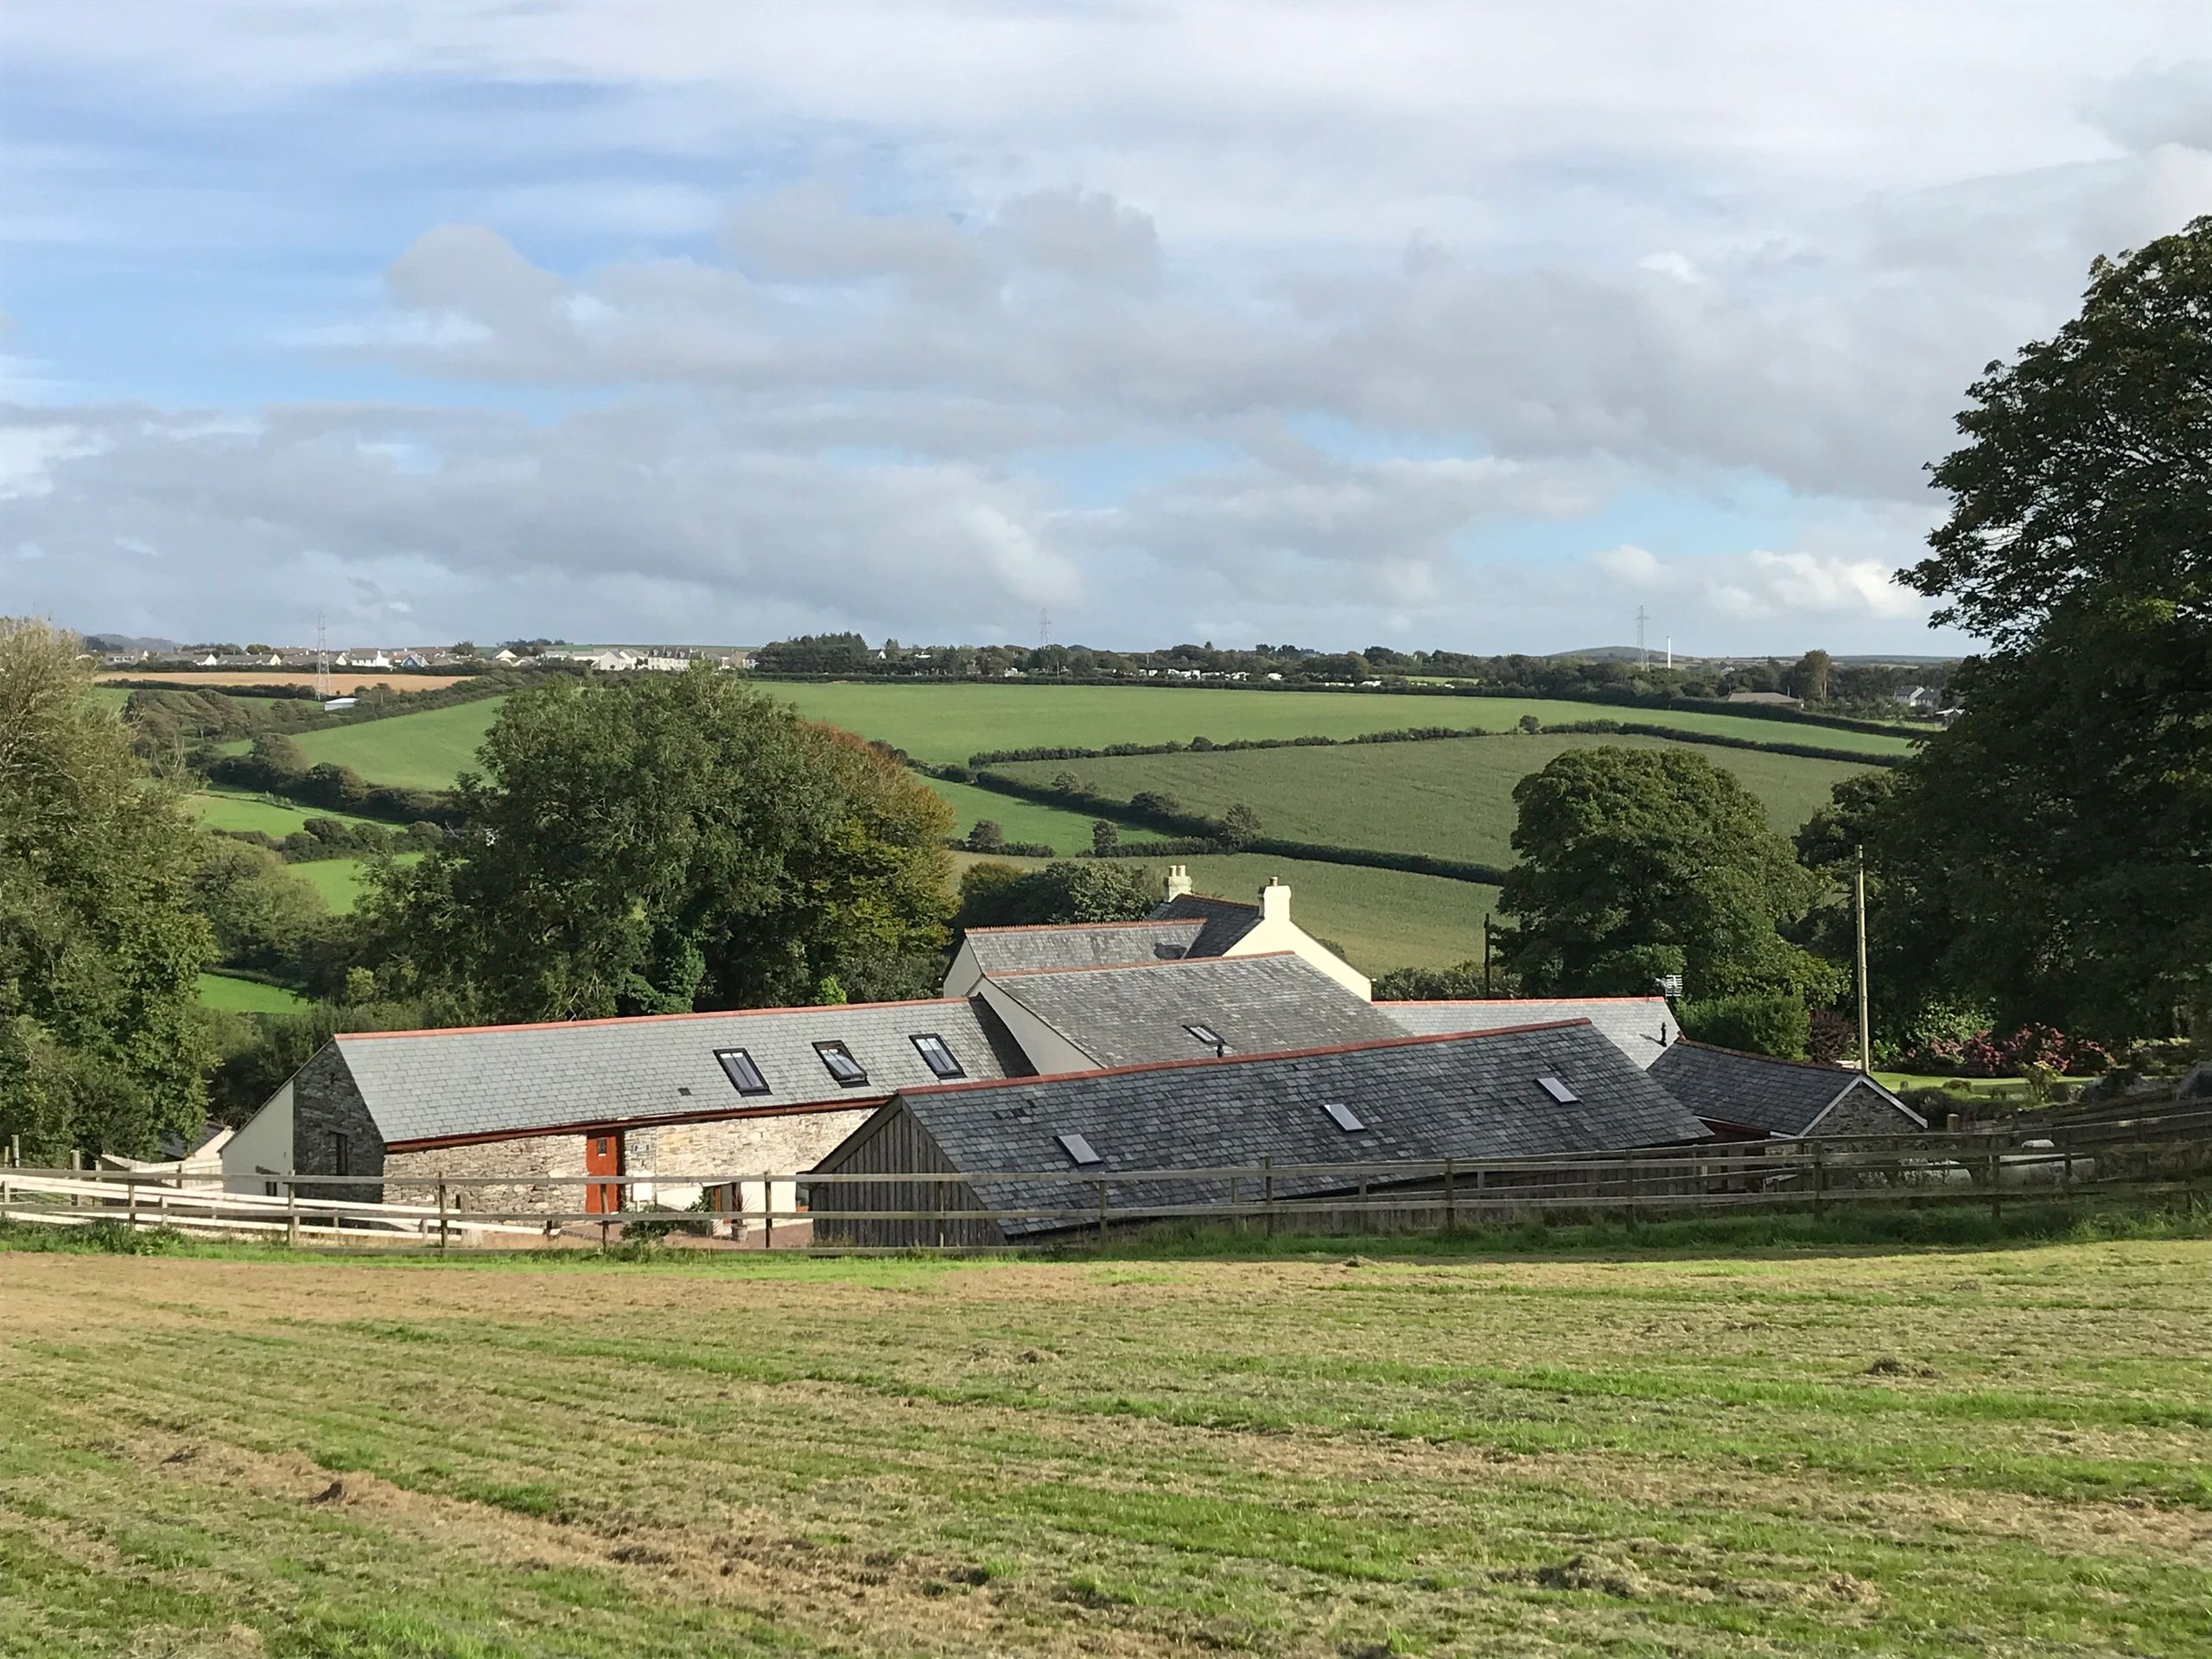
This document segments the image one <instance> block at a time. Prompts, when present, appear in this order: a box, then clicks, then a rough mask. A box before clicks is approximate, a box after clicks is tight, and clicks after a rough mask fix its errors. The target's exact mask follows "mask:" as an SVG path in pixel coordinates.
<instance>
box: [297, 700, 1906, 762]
mask: <svg viewBox="0 0 2212 1659" xmlns="http://www.w3.org/2000/svg"><path fill="white" fill-rule="evenodd" d="M763 689H764V690H766V691H767V692H768V693H769V695H771V696H777V697H781V698H784V699H785V700H786V701H788V702H793V703H796V704H797V705H798V710H799V712H800V713H801V714H804V715H808V716H810V718H812V719H815V720H822V721H829V723H830V724H831V725H833V726H842V727H844V728H846V729H847V730H849V731H855V732H858V733H860V734H861V735H862V736H863V737H873V738H878V739H880V740H881V741H885V742H887V743H891V744H894V745H896V746H897V747H899V748H902V749H904V750H906V752H907V753H909V754H911V755H912V756H913V757H914V758H915V759H916V760H927V761H931V762H932V763H937V764H943V763H946V762H960V761H964V760H967V758H968V757H969V755H971V754H974V753H977V752H979V751H981V750H985V749H1017V748H1035V747H1047V746H1049V747H1066V748H1103V747H1106V746H1107V745H1109V744H1112V743H1165V742H1170V741H1174V742H1187V741H1189V740H1190V739H1191V738H1192V737H1193V736H1195V735H1199V734H1203V735H1205V736H1206V737H1209V738H1211V739H1212V740H1213V741H1215V742H1217V743H1218V742H1220V741H1224V739H1228V738H1253V737H1306V736H1322V737H1355V736H1357V735H1358V734H1360V733H1362V732H1387V731H1396V730H1400V729H1402V728H1406V727H1409V726H1448V727H1455V728H1463V729H1467V730H1474V729H1478V728H1482V729H1488V730H1491V731H1505V730H1508V729H1510V728H1512V727H1513V726H1515V725H1516V724H1518V723H1519V722H1520V721H1521V719H1522V716H1523V715H1535V717H1536V718H1537V719H1538V720H1540V721H1543V722H1544V723H1545V724H1547V725H1551V724H1554V723H1558V722H1562V721H1578V720H1626V721H1653V722H1656V723H1658V724H1662V725H1666V726H1669V727H1679V728H1681V729H1682V730H1684V731H1697V732H1713V733H1719V734H1725V735H1727V736H1732V737H1746V738H1751V739H1753V740H1755V741H1758V742H1762V743H1783V742H1795V743H1808V744H1811V745H1813V746H1814V747H1818V748H1826V749H1838V750H1844V751H1847V752H1850V753H1859V754H1904V753H1910V750H1911V747H1912V745H1911V743H1910V741H1908V740H1907V739H1905V738H1904V737H1901V736H1900V737H1877V736H1870V735H1866V734H1862V733H1858V732H1842V731H1833V730H1830V729H1829V728H1827V727H1822V726H1810V725H1804V724H1801V723H1797V722H1785V721H1773V720H1758V719H1754V718H1751V717H1750V716H1748V715H1717V714H1702V713H1695V714H1674V713H1665V714H1662V713H1658V712H1656V711H1652V710H1648V709H1622V708H1618V707H1616V706H1613V705H1611V704H1607V703H1596V702H1546V701H1541V700H1538V699H1533V698H1524V697H1439V696H1418V695H1415V694H1412V693H1398V694H1393V693H1389V692H1381V691H1362V692H1357V693H1353V692H1344V693H1341V694H1333V695H1332V694H1329V693H1324V692H1287V691H1241V690H1240V691H1198V690H1167V689H1166V688H1164V687H1159V686H1115V685H1071V686H1022V685H980V684H978V685H891V684H877V685H870V684H861V683H832V684H823V685H801V684H789V683H776V682H773V681H771V682H767V683H765V684H764V686H763ZM387 723H388V722H387ZM362 729H363V730H364V731H366V730H372V729H373V728H362ZM318 758H320V757H318ZM363 775H364V776H366V775H368V774H366V773H365V772H364V774H363Z"/></svg>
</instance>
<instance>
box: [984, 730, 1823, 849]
mask: <svg viewBox="0 0 2212 1659" xmlns="http://www.w3.org/2000/svg"><path fill="white" fill-rule="evenodd" d="M1601 744H1604V745H1613V746H1618V747H1623V748H1643V749H1662V748H1677V747H1689V746H1686V745H1679V744H1671V743H1669V742H1667V741H1665V740H1664V739H1661V738H1650V737H1594V736H1592V737H1578V736H1565V737H1523V736H1521V735H1519V734H1515V735H1512V736H1508V737H1477V738H1468V739H1465V740H1464V741H1438V742H1428V743H1363V744H1358V745H1356V746H1346V747H1341V748H1331V749H1323V748H1313V749H1235V750H1230V751H1229V752H1227V753H1223V752H1221V751H1219V750H1215V751H1212V752H1211V753H1199V754H1188V753H1185V754H1137V755H1116V756H1113V757H1110V758H1108V759H1105V760H1028V761H1023V762H1020V763H1019V764H1015V765H1009V766H1001V767H998V768H995V770H998V771H1002V772H1008V773H1010V774H1012V775H1013V776H1014V777H1017V778H1021V779H1027V780H1028V781H1030V782H1033V783H1039V784H1045V783H1050V782H1051V781H1052V779H1053V777H1054V776H1055V775H1057V774H1058V773H1059V772H1073V773H1075V774H1076V776H1077V777H1078V778H1080V779H1083V781H1084V784H1085V785H1087V786H1088V787H1090V788H1091V789H1093V790H1096V791H1098V792H1099V793H1100V794H1103V795H1108V796H1111V797H1113V798H1115V799H1116V800H1127V799H1128V798H1129V797H1131V796H1132V795H1135V794H1136V793H1137V792H1138V791H1141V790H1151V791H1158V792H1162V793H1165V794H1167V795H1171V796H1173V798H1175V799H1176V800H1178V801H1179V802H1180V803H1181V804H1183V805H1184V806H1185V807H1188V808H1190V809H1192V810H1195V811H1198V812H1201V813H1204V814H1205V815H1206V816H1207V817H1220V816H1221V814H1222V813H1224V812H1225V811H1226V810H1228V809H1229V808H1230V806H1231V805H1233V804H1236V803H1237V802H1240V801H1241V802H1243V804H1246V805H1247V806H1249V807H1250V808H1252V810H1254V811H1255V812H1257V813H1258V814H1259V816H1260V823H1261V827H1262V830H1263V831H1264V833H1266V834H1268V835H1269V836H1280V837H1281V838H1282V839H1284V840H1286V841H1302V842H1319V843H1322V844H1324V845H1327V846H1332V847H1375V848H1381V849H1386V850H1388V851H1391V852H1408V853H1427V854H1430V855H1434V856H1438V857H1443V858H1461V859H1471V860H1473V861H1477V862H1478V863H1485V864H1493V865H1500V866H1503V865H1505V864H1509V863H1510V862H1511V861H1512V859H1513V849H1512V847H1511V845H1510V837H1511V836H1512V834H1513V824H1514V818H1515V808H1514V804H1513V790H1514V786H1515V785H1516V784H1518V783H1519V782H1520V781H1521V779H1522V778H1524V777H1526V776H1527V775H1528V774H1529V773H1530V772H1535V771H1537V770H1539V769H1540V768H1541V767H1542V766H1545V765H1546V764H1547V763H1548V762H1549V761H1550V760H1552V759H1553V758H1554V757H1555V756H1557V755H1560V754H1563V753H1567V751H1568V750H1570V749H1578V748H1591V747H1597V746H1599V745H1601ZM1695 752H1696V753H1700V754H1703V755H1705V756H1706V757H1707V758H1708V759H1709V760H1712V761H1713V763H1714V764H1715V765H1716V766H1723V767H1725V768H1726V769H1727V770H1728V771H1729V772H1733V773H1734V774H1735V775H1736V776H1737V777H1738V779H1741V780H1742V782H1743V783H1744V785H1745V787H1746V788H1748V789H1749V790H1750V791H1751V792H1752V793H1753V794H1755V795H1757V796H1758V798H1759V799H1760V801H1761V802H1763V803H1764V804H1765V807H1766V810H1767V816H1768V817H1769V818H1770V819H1771V820H1772V822H1773V823H1774V825H1775V827H1776V828H1777V829H1781V830H1783V832H1785V833H1789V832H1794V831H1795V830H1796V828H1797V827H1798V825H1799V824H1801V823H1803V822H1804V821H1805V820H1806V819H1807V818H1808V817H1811V816H1812V815H1813V813H1814V812H1815V810H1818V809H1819V808H1821V807H1822V806H1825V805H1827V801H1828V791H1830V790H1832V789H1833V788H1834V786H1835V785H1836V784H1837V783H1838V782H1839V781H1840V780H1841V779H1846V778H1849V777H1853V776H1854V775H1856V774H1857V773H1858V772H1860V771H1862V770H1864V768H1862V767H1859V766H1852V765H1849V764H1848V763H1846V762H1842V761H1835V760H1804V759H1802V758H1800V757H1798V756H1796V755H1786V754H1767V753H1761V752H1760V751H1758V750H1755V749H1723V748H1703V747H1700V748H1698V749H1696V751H1695Z"/></svg>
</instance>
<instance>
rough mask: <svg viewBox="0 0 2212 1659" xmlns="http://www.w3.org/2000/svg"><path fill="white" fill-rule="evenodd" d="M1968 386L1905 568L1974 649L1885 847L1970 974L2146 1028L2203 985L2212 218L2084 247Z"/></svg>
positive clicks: (1906, 778)
mask: <svg viewBox="0 0 2212 1659" xmlns="http://www.w3.org/2000/svg"><path fill="white" fill-rule="evenodd" d="M1969 395H1970V397H1972V399H1973V404H1972V407H1970V408H1968V409H1967V410H1966V411H1965V412H1964V413H1963V414H1961V416H1959V421H1958V424H1959V429H1960V430H1961V433H1962V434H1963V435H1964V436H1965V440H1966V441H1965V442H1964V443H1963V444H1962V445H1961V448H1959V449H1957V450H1956V451H1955V452H1954V453H1953V454H1951V455H1949V456H1948V457H1947V458H1946V459H1945V460H1944V461H1942V463H1941V464H1939V465H1938V466H1937V467H1935V469H1934V479H1935V482H1936V486H1938V487H1939V488H1941V489H1942V490H1944V491H1946V492H1948V493H1949V495H1950V498H1951V512H1950V516H1949V518H1948V519H1947V520H1946V522H1945V523H1944V524H1942V527H1941V528H1939V529H1938V530H1937V531H1936V532H1935V534H1934V535H1933V536H1931V537H1929V546H1930V553H1929V556H1928V557H1927V558H1926V559H1924V560H1923V561H1922V562H1921V563H1919V564H1917V565H1916V566H1914V567H1913V568H1912V569H1909V570H1906V571H1904V572H1902V573H1900V580H1901V581H1903V582H1905V583H1907V584H1908V585H1910V586H1911V587H1913V588H1917V589H1918V590H1919V591H1920V592H1922V593H1923V594H1929V595H1932V596H1934V597H1936V598H1938V599H1940V600H1942V601H1943V603H1942V608H1941V609H1940V610H1939V611H1938V612H1937V613H1936V616H1937V620H1939V621H1944V622H1954V623H1957V624H1960V625H1961V626H1965V627H1967V628H1968V629H1969V630H1971V631H1973V632H1975V633H1977V634H1979V635H1980V636H1981V637H1982V638H1984V639H1986V640H1987V641H1988V642H1989V649H1988V651H1987V652H1986V653H1985V654H1984V655H1982V656H1980V657H1978V658H1973V659H1970V660H1969V661H1968V662H1967V664H1965V665H1964V666H1963V667H1962V668H1961V671H1960V672H1959V673H1958V674H1957V675H1956V676H1955V678H1954V679H1953V681H1952V689H1953V692H1954V695H1955V696H1957V697H1958V698H1959V699H1960V700H1961V701H1962V702H1963V704H1964V707H1965V709H1966V712H1965V714H1964V715H1962V716H1961V718H1960V720H1959V721H1957V722H1956V723H1955V725H1953V726H1952V727H1951V728H1949V729H1948V730H1947V731H1945V732H1943V733H1942V734H1940V735H1938V736H1936V737H1935V738H1933V739H1932V740H1931V741H1929V743H1928V745H1927V746H1926V747H1925V749H1924V751H1923V753H1922V754H1921V755H1920V756H1919V757H1917V758H1916V760H1914V761H1913V762H1911V763H1910V766H1908V767H1906V768H1905V770H1904V774H1903V775H1902V776H1901V777H1900V779H1898V783H1897V794H1896V799H1895V803H1894V806H1895V812H1894V815H1893V819H1892V822H1891V824H1890V826H1889V829H1888V833H1887V834H1885V836H1881V837H1880V839H1881V840H1882V841H1883V842H1885V845H1886V847H1887V849H1888V855H1889V859H1890V861H1891V868H1892V869H1893V870H1894V871H1896V872H1897V874H1901V875H1904V874H1910V877H1911V879H1913V880H1915V882H1916V886H1917V887H1918V888H1919V889H1920V890H1921V891H1922V892H1923V893H1931V892H1933V891H1934V890H1935V889H1936V888H1937V887H1941V888H1942V910H1941V912H1940V914H1939V913H1936V912H1931V911H1929V910H1927V909H1925V908H1923V911H1922V912H1920V913H1919V914H1918V915H1917V916H1916V918H1915V919H1916V923H1917V924H1919V925H1918V929H1917V931H1919V932H1920V933H1921V934H1922V935H1923V938H1925V939H1926V940H1927V941H1928V944H1929V949H1930V950H1933V951H1934V952H1936V953H1937V954H1938V955H1939V956H1940V959H1941V962H1942V967H1943V969H1944V972H1945V974H1946V976H1948V978H1950V979H1951V980H1953V981H1954V982H1956V983H1957V984H1958V986H1959V987H1960V988H1962V989H1964V990H1966V991H1968V992H1971V993H1974V994H1977V995H1984V996H1986V997H1988V998H1990V999H1991V1000H1992V1001H1994V1002H1995V1003H1996V1004H1997V1006H1998V1007H1999V1009H2000V1011H2001V1012H2002V1013H2004V1014H2006V1015H2008V1016H2012V1017H2018V1018H2037V1019H2044V1020H2055V1021H2060V1022H2063V1023H2066V1024H2068V1025H2069V1026H2076V1027H2082V1028H2083V1029H2085V1030H2088V1031H2090V1032H2092V1033H2096V1034H2099V1035H2102V1036H2105V1037H2108V1038H2125V1037H2127V1036H2132V1035H2139V1034H2142V1033H2145V1032H2146V1031H2150V1030H2154V1029H2157V1028H2159V1027H2162V1026H2163V1025H2164V1022H2165V1021H2166V1020H2168V1019H2170V1018H2171V1014H2172V1011H2173V1010H2174V1009H2175V1007H2177V1006H2180V1005H2184V1004H2190V1003H2195V1004H2196V1005H2198V1006H2199V1007H2202V1004H2203V1002H2204V1001H2205V1000H2206V998H2207V996H2208V994H2209V993H2212V218H2207V219H2198V220H2196V222H2195V223H2193V224H2191V225H2190V226H2188V227H2187V229H2185V230H2184V231H2183V232H2181V233H2179V234H2177V235H2174V236H2170V237H2164V238H2160V239H2159V240H2158V241H2155V242H2152V243H2151V244H2150V245H2147V246H2145V247H2144V248H2142V249H2141V250H2139V251H2136V252H2134V253H2131V254H2127V255H2124V256H2122V257H2120V258H2118V259H2114V260H2099V261H2098V262H2097V264H2095V266H2094V267H2093V269H2092V270H2091V274H2090V280H2089V287H2088V293H2087V294H2086V296H2084V299H2083V302H2082V310H2081V313H2080V315H2078V316H2077V317H2075V319H2074V320H2073V321H2070V322H2069V323H2068V324H2067V325H2066V326H2065V327H2063V328H2062V329H2060V330H2059V331H2058V333H2057V334H2056V335H2055V336H2054V337H2053V338H2052V339H2050V340H2041V341H2037V342H2034V343H2031V345H2029V346H2025V347H2024V348H2023V349H2022V351H2021V352H2020V353H2019V354H2018V356H2017V357H2016V358H2015V359H2013V360H2012V361H2010V362H2005V363H1995V364H1992V365H1990V367H1989V368H1988V370H1987V371H1986V372H1985V374H1984V375H1983V376H1982V378H1980V380H1979V381H1977V382H1976V383H1975V384H1974V387H1973V388H1972V391H1971V392H1970V394H1969ZM1931 923H1933V924H1940V931H1936V928H1935V927H1934V926H1931V925H1929V924H1931Z"/></svg>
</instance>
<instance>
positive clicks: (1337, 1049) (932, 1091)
mask: <svg viewBox="0 0 2212 1659" xmlns="http://www.w3.org/2000/svg"><path fill="white" fill-rule="evenodd" d="M1589 1023H1590V1022H1589V1021H1588V1020H1582V1019H1576V1020H1542V1021H1540V1022H1539V1023H1537V1024H1535V1025H1530V1026H1499V1027H1496V1028H1495V1029H1493V1030H1490V1031H1446V1032H1439V1033H1434V1034H1433V1035H1428V1036H1417V1037H1416V1036H1408V1037H1380V1038H1377V1039H1376V1040H1375V1041H1373V1042H1371V1043H1332V1044H1331V1045H1329V1046H1326V1047H1323V1048H1278V1049H1270V1050H1269V1051H1268V1052H1266V1053H1263V1054H1198V1055H1193V1056H1192V1058H1189V1059H1186V1060H1147V1061H1145V1062H1144V1063H1143V1064H1142V1065H1107V1066H1101V1067H1099V1068H1098V1069H1097V1070H1096V1071H1046V1072H1042V1073H1039V1075H1038V1076H1036V1077H970V1078H968V1079H966V1080H965V1081H963V1082H960V1083H919V1084H913V1085H912V1086H911V1087H909V1088H906V1089H901V1090H899V1094H901V1095H950V1094H957V1093H958V1092H960V1091H962V1090H969V1089H1006V1088H1012V1087H1016V1086H1020V1085H1022V1084H1033V1083H1066V1082H1070V1081H1072V1080H1073V1079H1075V1078H1077V1077H1128V1076H1130V1075H1132V1074H1133V1073H1135V1072H1139V1071H1188V1070H1191V1069H1192V1068H1194V1067H1198V1066H1208V1065H1251V1064H1252V1063H1253V1062H1254V1061H1255V1060H1309V1059H1316V1058H1320V1057H1321V1056H1323V1055H1327V1054H1363V1053H1366V1052H1369V1051H1370V1050H1371V1049H1384V1048H1415V1047H1419V1046H1422V1045H1424V1044H1433V1043H1478V1042H1482V1041H1484V1039H1488V1038H1491V1037H1512V1036H1516V1035H1518V1034H1521V1033H1526V1032H1531V1031H1563V1030H1565V1029H1566V1028H1567V1027H1570V1026H1586V1025H1588V1024H1589Z"/></svg>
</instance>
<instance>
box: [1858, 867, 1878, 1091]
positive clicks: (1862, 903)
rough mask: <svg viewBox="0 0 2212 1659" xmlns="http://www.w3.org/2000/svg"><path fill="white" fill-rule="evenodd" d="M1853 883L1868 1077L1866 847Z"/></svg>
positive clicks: (1862, 1050) (1862, 1060)
mask: <svg viewBox="0 0 2212 1659" xmlns="http://www.w3.org/2000/svg"><path fill="white" fill-rule="evenodd" d="M1853 886H1854V887H1855V888H1856V889H1857V897H1858V909H1859V1071H1860V1073H1861V1074H1862V1075H1864V1076H1866V1077H1872V1076H1873V1075H1874V1043H1873V1036H1872V1027H1870V1026H1869V1025H1868V1023H1867V1018H1866V849H1865V848H1864V847H1861V848H1860V849H1859V868H1858V869H1857V871H1856V872H1854V880H1853Z"/></svg>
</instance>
